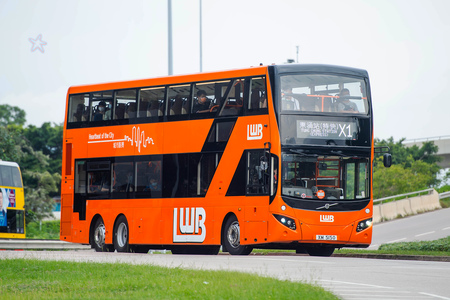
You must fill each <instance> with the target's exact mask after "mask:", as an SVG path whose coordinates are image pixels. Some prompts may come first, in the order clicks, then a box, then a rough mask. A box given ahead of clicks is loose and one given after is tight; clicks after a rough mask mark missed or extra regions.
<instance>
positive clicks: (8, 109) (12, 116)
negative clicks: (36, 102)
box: [0, 104, 26, 127]
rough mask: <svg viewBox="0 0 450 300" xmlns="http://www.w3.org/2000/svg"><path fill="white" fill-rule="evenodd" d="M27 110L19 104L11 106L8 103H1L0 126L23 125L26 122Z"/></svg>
mask: <svg viewBox="0 0 450 300" xmlns="http://www.w3.org/2000/svg"><path fill="white" fill-rule="evenodd" d="M25 115H26V114H25V111H24V110H23V109H20V108H18V107H17V106H10V105H8V104H1V105H0V126H3V127H6V126H8V125H12V124H16V125H20V126H23V125H24V124H25V121H26V119H25Z"/></svg>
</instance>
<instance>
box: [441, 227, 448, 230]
mask: <svg viewBox="0 0 450 300" xmlns="http://www.w3.org/2000/svg"><path fill="white" fill-rule="evenodd" d="M449 229H450V227H445V228H442V230H449Z"/></svg>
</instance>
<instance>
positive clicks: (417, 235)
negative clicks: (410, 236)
mask: <svg viewBox="0 0 450 300" xmlns="http://www.w3.org/2000/svg"><path fill="white" fill-rule="evenodd" d="M435 232H436V231H430V232H425V233H421V234H416V237H419V236H422V235H427V234H432V233H435Z"/></svg>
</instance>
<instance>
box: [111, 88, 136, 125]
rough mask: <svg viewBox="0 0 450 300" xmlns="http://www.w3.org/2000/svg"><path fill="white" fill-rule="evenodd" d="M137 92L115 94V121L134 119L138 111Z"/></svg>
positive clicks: (124, 91)
mask: <svg viewBox="0 0 450 300" xmlns="http://www.w3.org/2000/svg"><path fill="white" fill-rule="evenodd" d="M136 97H137V92H136V90H135V89H131V90H121V91H116V92H115V111H114V120H121V119H133V118H135V117H136V111H137V101H136Z"/></svg>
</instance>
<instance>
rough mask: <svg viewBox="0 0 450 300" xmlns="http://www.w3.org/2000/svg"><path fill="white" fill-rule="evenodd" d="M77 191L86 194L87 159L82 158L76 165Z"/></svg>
mask: <svg viewBox="0 0 450 300" xmlns="http://www.w3.org/2000/svg"><path fill="white" fill-rule="evenodd" d="M75 193H76V194H86V161H85V160H80V161H77V162H76V166H75Z"/></svg>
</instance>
